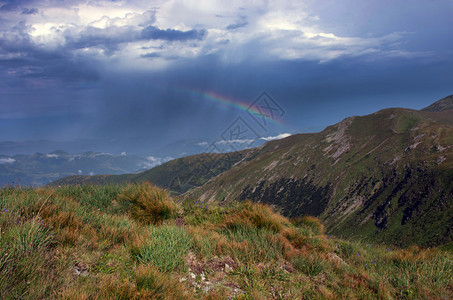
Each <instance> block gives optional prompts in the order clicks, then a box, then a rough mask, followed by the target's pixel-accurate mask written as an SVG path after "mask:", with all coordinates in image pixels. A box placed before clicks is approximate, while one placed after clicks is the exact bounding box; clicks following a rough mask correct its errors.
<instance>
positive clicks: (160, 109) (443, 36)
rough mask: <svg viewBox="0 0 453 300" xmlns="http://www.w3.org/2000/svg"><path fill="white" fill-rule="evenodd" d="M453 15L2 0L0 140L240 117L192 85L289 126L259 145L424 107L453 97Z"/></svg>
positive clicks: (270, 4)
mask: <svg viewBox="0 0 453 300" xmlns="http://www.w3.org/2000/svg"><path fill="white" fill-rule="evenodd" d="M452 11H453V2H451V1H437V0H435V1H423V0H414V1H412V2H411V5H410V8H408V4H407V2H406V1H402V0H396V1H387V0H384V1H382V0H371V1H366V2H359V1H353V0H341V1H335V2H332V1H328V0H316V1H315V0H305V1H287V0H283V1H276V0H270V1H269V0H268V1H264V0H262V1H250V2H247V3H244V2H243V1H238V0H232V1H228V2H225V1H218V0H209V1H208V0H203V1H197V2H196V3H195V2H193V1H188V0H187V1H182V0H168V1H166V0H156V1H144V0H129V1H126V0H118V1H107V0H103V1H87V0H83V1H82V0H76V1H66V0H64V1H62V0H59V1H57V0H46V1H37V0H22V1H12V0H3V1H0V101H1V105H2V109H1V110H0V126H2V127H3V128H10V130H7V131H5V130H3V131H2V132H0V140H8V139H16V140H17V139H35V138H38V139H39V138H48V139H52V138H57V139H65V140H66V139H72V138H76V137H86V135H87V134H89V135H91V136H90V137H98V136H102V137H104V136H107V137H108V138H111V139H120V138H121V139H125V138H131V139H132V138H133V139H142V140H144V139H146V140H150V139H156V140H158V141H159V142H162V141H164V140H171V139H179V138H185V137H190V138H202V139H205V138H209V137H215V136H218V134H219V133H221V132H222V131H223V130H224V129H225V127H226V126H228V124H229V123H230V122H231V121H232V120H234V118H236V117H237V116H238V113H239V112H238V111H235V110H234V108H231V107H229V106H228V105H226V106H224V109H223V110H221V107H220V106H219V105H215V104H213V103H210V102H209V101H208V100H207V99H204V98H197V97H194V96H193V95H191V94H188V93H185V92H184V90H187V89H190V88H196V89H197V90H201V91H214V92H216V93H220V94H223V95H224V96H228V97H229V98H231V99H235V101H237V102H241V103H242V102H251V101H253V99H254V98H255V97H256V96H257V95H258V94H259V93H260V92H262V91H263V90H267V91H269V92H271V94H272V95H274V97H275V98H276V99H277V100H278V102H279V103H280V104H281V105H282V106H283V107H284V108H285V110H286V111H287V112H288V113H287V115H286V116H285V118H286V119H285V123H286V124H287V125H288V126H287V127H288V128H272V129H269V131H272V133H270V132H264V131H263V132H259V135H260V136H263V137H266V136H269V137H272V136H275V135H277V134H279V133H281V132H290V131H291V130H295V131H297V130H299V131H301V130H302V129H303V128H306V127H310V126H325V125H328V124H330V123H333V122H335V121H338V120H339V119H341V118H342V117H345V116H348V115H351V114H360V113H366V112H372V111H373V110H374V109H377V108H381V107H383V106H384V105H385V106H394V105H398V106H404V105H406V106H410V107H417V106H420V107H421V106H426V105H427V104H429V102H430V101H434V100H436V98H440V97H442V96H445V93H451V92H452V91H451V83H450V84H449V83H448V80H447V79H448V78H449V77H450V78H451V76H452V75H453V74H452V71H451V70H453V68H452V65H453V63H452V57H453V53H452V51H451V49H453V38H452V36H453V33H452V31H451V28H452V26H451V21H450V19H451V18H450V13H451V12H452ZM364 99H366V101H365V100H364ZM423 99H426V100H423ZM395 101H400V102H398V103H395V104H394V102H395ZM421 101H427V102H424V103H421ZM358 103H361V104H360V105H358ZM411 103H412V106H411V105H410V104H411ZM252 122H253V121H252ZM207 124H208V125H207ZM291 132H292V131H291ZM263 139H265V138H263ZM131 143H132V142H131Z"/></svg>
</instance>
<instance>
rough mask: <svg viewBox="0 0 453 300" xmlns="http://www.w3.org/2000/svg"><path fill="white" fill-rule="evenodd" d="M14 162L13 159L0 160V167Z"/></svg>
mask: <svg viewBox="0 0 453 300" xmlns="http://www.w3.org/2000/svg"><path fill="white" fill-rule="evenodd" d="M15 161H16V160H15V159H14V158H11V157H7V158H0V165H9V164H12V163H14V162H15Z"/></svg>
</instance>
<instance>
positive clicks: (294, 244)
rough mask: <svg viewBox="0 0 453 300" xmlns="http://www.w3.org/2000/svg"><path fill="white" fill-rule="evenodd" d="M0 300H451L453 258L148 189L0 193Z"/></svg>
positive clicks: (252, 207) (307, 220)
mask: <svg viewBox="0 0 453 300" xmlns="http://www.w3.org/2000/svg"><path fill="white" fill-rule="evenodd" d="M0 228H1V232H0V278H1V280H0V295H1V298H2V299H55V298H63V299H150V298H151V299H232V298H234V299H276V298H277V299H303V298H314V299H330V298H344V299H368V298H380V299H395V298H398V299H451V298H452V297H453V262H452V259H453V252H451V245H450V246H448V245H447V246H444V247H442V248H432V249H421V248H418V247H415V246H414V247H410V248H407V249H397V248H395V247H387V246H385V245H378V244H367V243H361V242H352V241H347V240H342V239H337V238H335V237H333V236H326V235H324V234H323V230H324V228H323V225H322V224H321V222H320V221H319V220H318V219H317V218H314V217H303V218H297V219H294V220H292V221H290V220H288V219H287V218H285V217H283V216H281V215H279V214H276V213H274V212H273V211H272V209H271V208H270V207H269V206H266V205H263V204H257V203H252V202H249V201H244V202H230V203H228V204H224V205H222V204H220V203H215V202H210V203H204V202H202V201H201V200H199V199H193V198H188V197H186V198H182V197H181V198H179V197H169V196H168V194H167V192H166V191H164V190H161V189H159V188H156V187H152V186H150V185H148V184H138V185H137V184H135V185H124V186H119V185H111V186H89V185H86V186H66V187H61V188H40V189H23V188H5V189H2V190H0Z"/></svg>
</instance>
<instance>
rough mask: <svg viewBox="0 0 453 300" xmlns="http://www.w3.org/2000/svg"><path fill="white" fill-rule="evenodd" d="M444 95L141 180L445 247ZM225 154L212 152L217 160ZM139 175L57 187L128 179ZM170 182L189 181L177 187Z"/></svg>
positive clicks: (451, 136) (376, 236)
mask: <svg viewBox="0 0 453 300" xmlns="http://www.w3.org/2000/svg"><path fill="white" fill-rule="evenodd" d="M451 99H452V96H449V97H446V98H444V99H441V100H439V101H437V102H435V103H433V104H432V105H430V106H428V107H427V108H425V109H423V110H419V111H417V110H411V109H404V108H389V109H384V110H381V111H378V112H376V113H373V114H370V115H366V116H360V117H349V118H346V119H345V120H343V121H341V122H340V123H338V124H335V125H332V126H329V127H327V128H326V129H324V130H323V131H322V132H319V133H308V134H296V135H292V136H290V137H287V138H284V139H281V140H275V141H271V142H268V143H266V144H264V145H263V146H260V147H258V148H253V149H248V150H244V151H240V152H237V153H235V154H234V157H235V158H234V159H232V160H230V161H231V162H232V163H229V164H225V165H224V166H223V167H222V168H217V169H216V172H211V173H210V172H209V170H208V171H206V170H204V169H203V168H202V166H206V165H209V163H212V162H213V157H206V156H203V155H194V156H191V157H190V158H184V159H177V160H174V161H171V162H168V163H166V164H163V165H161V166H159V167H157V168H154V169H152V170H150V171H147V172H144V173H141V175H140V176H139V177H140V178H141V180H149V181H150V182H152V183H154V184H157V185H160V186H163V187H167V188H168V187H171V189H172V190H174V191H176V192H183V191H185V190H187V192H186V193H185V195H190V196H195V197H198V198H200V199H201V200H203V201H220V202H222V201H225V202H228V201H236V200H238V201H241V200H245V199H251V200H253V201H256V202H264V203H268V204H271V205H273V206H275V207H276V208H278V209H279V210H280V211H281V212H282V213H283V214H285V215H287V216H292V217H295V216H302V215H314V216H317V217H319V218H321V219H322V221H323V222H324V223H325V224H326V226H327V229H328V231H329V233H332V234H335V235H341V236H344V237H351V236H361V237H362V238H365V239H373V241H377V242H379V241H383V242H390V243H395V244H399V245H409V244H412V243H416V244H420V245H435V244H441V243H447V242H451V241H452V240H453V110H451V109H450V107H451ZM228 155H230V156H231V155H232V154H217V156H216V157H215V159H214V161H217V162H221V161H225V160H228V159H227V157H228ZM214 165H215V163H214ZM225 166H228V167H225ZM205 169H206V168H205ZM207 169H209V168H207ZM193 170H198V171H196V172H193ZM201 170H204V171H201ZM145 174H147V175H145ZM151 174H152V176H150V175H151ZM207 174H210V175H207ZM128 176H129V177H128ZM136 176H137V175H134V176H132V177H130V175H127V176H118V177H107V178H100V177H72V178H67V179H63V180H60V181H58V182H56V183H58V184H65V183H81V182H84V183H90V182H96V183H106V182H120V181H121V182H129V181H137V177H136ZM172 176H176V177H178V180H179V181H177V182H182V185H184V182H191V184H190V186H186V187H185V188H180V189H178V188H175V184H174V183H175V182H176V181H172V180H171V178H172ZM176 177H174V178H176ZM112 179H114V180H112ZM168 179H170V180H168ZM181 179H182V180H181ZM168 182H171V183H168ZM162 183H165V184H162ZM177 186H178V184H176V187H177Z"/></svg>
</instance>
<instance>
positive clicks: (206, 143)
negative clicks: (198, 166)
mask: <svg viewBox="0 0 453 300" xmlns="http://www.w3.org/2000/svg"><path fill="white" fill-rule="evenodd" d="M197 145H198V146H201V147H206V146H207V145H208V142H200V143H197Z"/></svg>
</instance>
